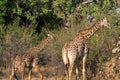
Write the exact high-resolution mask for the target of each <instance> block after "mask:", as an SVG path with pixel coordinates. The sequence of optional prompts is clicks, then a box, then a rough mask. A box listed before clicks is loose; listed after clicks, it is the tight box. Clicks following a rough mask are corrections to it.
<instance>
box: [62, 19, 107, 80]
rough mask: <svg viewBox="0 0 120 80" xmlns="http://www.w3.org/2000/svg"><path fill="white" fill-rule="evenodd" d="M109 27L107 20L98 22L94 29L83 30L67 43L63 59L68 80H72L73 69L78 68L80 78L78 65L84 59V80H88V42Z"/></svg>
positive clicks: (63, 50)
mask: <svg viewBox="0 0 120 80" xmlns="http://www.w3.org/2000/svg"><path fill="white" fill-rule="evenodd" d="M101 26H106V27H109V23H108V22H107V19H106V18H104V19H103V20H98V21H97V22H96V23H95V24H94V25H93V26H92V27H90V28H88V29H84V30H81V31H79V32H78V33H77V35H76V36H75V37H74V38H73V39H72V40H70V41H68V42H66V43H65V45H64V46H63V48H62V59H63V63H64V64H65V66H66V71H65V72H66V78H67V79H66V80H71V74H72V71H73V67H74V66H75V67H76V78H78V67H79V66H78V65H79V62H80V59H81V58H82V59H83V70H82V72H83V80H86V75H85V63H86V58H87V53H88V49H87V44H86V41H87V40H88V39H89V38H90V37H91V36H92V35H93V34H95V32H96V31H97V30H98V29H99V28H100V27H101Z"/></svg>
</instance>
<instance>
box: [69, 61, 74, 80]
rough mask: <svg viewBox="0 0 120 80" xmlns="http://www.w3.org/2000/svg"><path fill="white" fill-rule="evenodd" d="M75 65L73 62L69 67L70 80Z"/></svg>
mask: <svg viewBox="0 0 120 80" xmlns="http://www.w3.org/2000/svg"><path fill="white" fill-rule="evenodd" d="M73 67H74V63H73V64H71V65H70V66H69V68H68V76H69V77H68V80H71V75H72V70H73Z"/></svg>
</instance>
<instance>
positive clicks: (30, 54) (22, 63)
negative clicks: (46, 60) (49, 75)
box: [10, 34, 53, 80]
mask: <svg viewBox="0 0 120 80" xmlns="http://www.w3.org/2000/svg"><path fill="white" fill-rule="evenodd" d="M51 39H53V36H52V35H50V34H48V37H47V38H45V39H44V40H42V41H41V42H40V43H39V44H38V45H36V46H34V47H31V48H30V49H29V50H28V51H26V53H25V54H24V55H22V56H21V55H16V56H15V58H14V59H13V62H12V74H11V75H10V80H14V79H15V80H18V78H17V76H16V74H15V72H17V71H18V72H20V73H21V76H22V80H24V72H25V68H27V69H28V74H29V75H28V78H29V80H31V73H32V69H33V68H34V69H35V70H36V72H37V73H38V74H39V76H40V77H41V79H42V80H43V75H42V73H41V71H40V66H39V58H38V57H37V53H38V52H39V51H41V50H42V49H43V48H44V47H45V46H46V45H47V43H48V42H49V41H50V40H51ZM13 78H14V79H13Z"/></svg>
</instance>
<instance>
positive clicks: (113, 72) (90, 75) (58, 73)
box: [0, 53, 120, 80]
mask: <svg viewBox="0 0 120 80" xmlns="http://www.w3.org/2000/svg"><path fill="white" fill-rule="evenodd" d="M115 54H116V56H114V57H113V58H111V59H110V60H109V61H107V62H105V63H102V64H99V63H98V66H97V67H96V68H95V70H92V69H94V68H91V69H88V68H86V71H87V72H86V74H87V80H120V53H115ZM44 56H46V55H44ZM53 57H54V56H50V55H49V56H47V57H46V59H44V61H46V62H44V63H42V65H40V66H41V71H42V73H43V76H44V79H43V80H65V71H64V70H65V68H64V65H63V62H62V60H61V56H59V57H56V58H53ZM87 66H89V65H87ZM80 68H81V67H80ZM9 74H10V72H9V70H5V69H3V70H2V73H0V80H9ZM79 75H80V79H82V72H81V70H80V74H79ZM25 78H26V80H28V78H27V73H26V75H25ZM32 80H41V79H40V78H39V76H38V75H37V74H36V73H34V70H33V75H32ZM72 80H75V70H74V71H73V74H72Z"/></svg>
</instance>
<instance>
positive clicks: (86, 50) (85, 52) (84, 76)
mask: <svg viewBox="0 0 120 80" xmlns="http://www.w3.org/2000/svg"><path fill="white" fill-rule="evenodd" d="M87 52H88V49H87V48H86V47H85V51H84V54H85V55H84V57H83V70H82V72H83V80H86V74H85V66H86V59H87Z"/></svg>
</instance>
